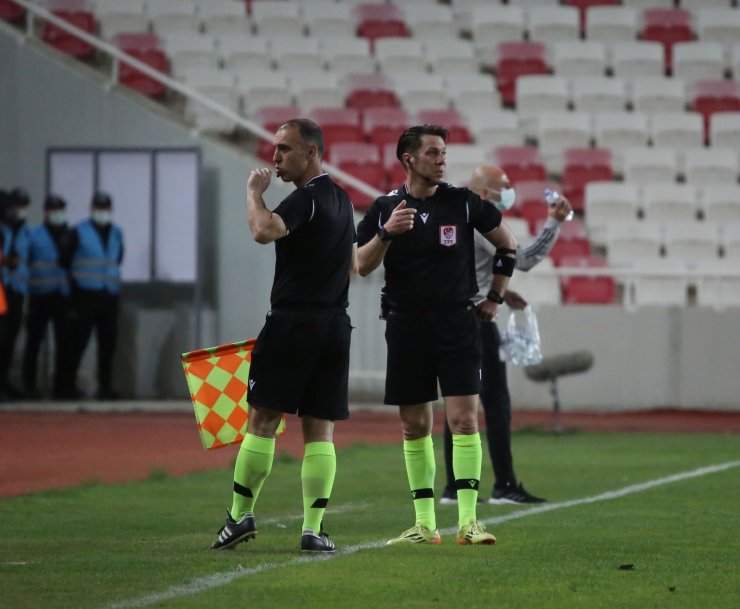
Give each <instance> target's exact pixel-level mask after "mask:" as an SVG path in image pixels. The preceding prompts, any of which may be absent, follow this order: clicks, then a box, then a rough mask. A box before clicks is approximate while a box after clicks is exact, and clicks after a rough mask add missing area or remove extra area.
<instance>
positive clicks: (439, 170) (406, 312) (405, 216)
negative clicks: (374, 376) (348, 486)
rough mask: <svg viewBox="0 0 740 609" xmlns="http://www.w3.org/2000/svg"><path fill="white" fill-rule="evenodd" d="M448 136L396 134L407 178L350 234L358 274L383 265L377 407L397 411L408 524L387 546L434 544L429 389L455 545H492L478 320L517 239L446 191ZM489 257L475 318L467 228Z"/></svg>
mask: <svg viewBox="0 0 740 609" xmlns="http://www.w3.org/2000/svg"><path fill="white" fill-rule="evenodd" d="M448 137H449V134H448V132H447V130H446V129H444V128H443V127H440V126H437V125H420V126H415V127H411V128H409V129H407V130H406V131H404V132H403V133H402V134H401V136H400V138H399V140H398V144H397V147H396V157H397V158H398V160H399V162H400V163H401V164H402V165H403V168H404V170H405V173H406V181H405V183H404V184H403V185H401V186H400V187H398V188H397V189H396V190H393V191H391V192H390V193H389V194H388V195H385V196H382V197H379V198H378V199H376V200H375V202H374V203H373V204H372V206H371V207H370V209H369V210H368V212H367V214H366V215H365V217H364V218H363V219H362V221H361V222H360V224H359V226H358V229H357V242H358V246H359V250H358V260H359V270H360V274H361V275H363V276H364V275H368V274H369V273H371V272H372V271H373V270H374V269H376V268H377V267H378V266H379V265H380V263H381V262H382V263H383V265H384V267H385V288H384V293H385V300H386V302H385V307H384V308H385V309H386V310H387V314H386V319H387V325H386V331H385V336H386V343H387V346H388V360H387V369H386V382H385V400H384V401H385V403H386V404H396V405H398V406H399V412H400V416H401V423H402V427H403V435H404V443H403V444H404V457H405V461H406V472H407V475H408V479H409V486H410V488H411V495H412V497H413V501H414V510H415V512H416V523H415V524H414V526H413V527H411V528H410V529H408V530H407V531H404V532H403V533H402V534H401V535H400V536H399V537H397V538H395V539H391V540H390V541H389V542H388V543H389V544H396V543H400V544H404V543H432V544H436V543H440V542H441V538H440V536H439V532H438V530H437V523H436V517H435V513H434V475H435V469H436V468H435V461H434V448H433V446H432V436H431V433H432V405H431V402H432V401H433V400H436V399H437V382H439V386H440V388H441V390H442V395H443V397H444V405H445V411H446V414H447V420H448V421H449V424H450V428H451V430H452V441H453V465H454V471H455V485H456V487H457V489H458V526H459V531H458V535H457V541H458V543H460V544H492V543H495V541H496V538H495V537H494V536H493V535H491V534H490V533H488V532H486V530H485V527H484V526H483V525H482V524H480V523H479V522H478V521H477V518H476V502H477V499H478V486H479V483H480V471H481V460H482V452H481V441H480V436H479V434H478V417H477V408H478V392H479V389H480V346H479V339H478V323H479V318H480V319H481V320H484V321H490V320H491V319H493V317H494V316H495V315H496V311H497V308H498V305H499V304H501V303H502V302H503V296H502V295H503V293H504V292H505V290H506V285H507V283H508V281H509V277H510V276H511V274H512V272H513V269H514V263H515V254H516V247H517V243H516V239H515V238H514V236H513V234H512V233H511V231H509V229H508V228H506V226H505V225H502V224H501V212H500V211H498V209H496V207H494V206H493V205H491V204H490V203H488V202H487V201H484V200H482V199H481V198H480V197H479V196H478V195H477V194H475V193H474V192H472V191H471V190H469V189H467V188H457V187H455V186H452V185H450V184H447V183H446V182H444V177H445V155H446V142H447V140H448ZM476 230H477V231H478V232H480V233H482V234H483V235H484V236H485V238H486V239H488V240H489V241H490V242H491V243H492V244H493V245H495V246H496V247H497V249H498V252H497V254H496V256H495V257H494V261H493V273H494V275H493V280H492V282H491V285H490V290H489V292H488V293H487V298H486V299H485V302H483V303H482V304H481V305H480V306H479V307H478V308H477V309H476V308H475V307H474V306H473V304H472V300H471V299H472V298H473V297H474V296H475V294H476V292H477V291H478V286H477V284H476V276H475V264H474V256H473V239H474V233H475V231H476Z"/></svg>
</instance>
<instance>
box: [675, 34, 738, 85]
mask: <svg viewBox="0 0 740 609" xmlns="http://www.w3.org/2000/svg"><path fill="white" fill-rule="evenodd" d="M724 75H725V56H724V51H723V48H722V44H720V43H719V42H705V41H701V42H680V43H677V44H676V45H675V46H674V47H673V76H675V77H676V78H680V79H682V80H684V81H687V82H690V81H692V80H720V79H722V78H724Z"/></svg>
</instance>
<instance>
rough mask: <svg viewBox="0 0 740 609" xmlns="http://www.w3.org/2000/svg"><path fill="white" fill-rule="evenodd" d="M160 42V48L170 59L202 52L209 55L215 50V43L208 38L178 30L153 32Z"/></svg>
mask: <svg viewBox="0 0 740 609" xmlns="http://www.w3.org/2000/svg"><path fill="white" fill-rule="evenodd" d="M155 33H156V34H157V36H159V39H160V40H161V41H162V48H163V49H164V50H165V51H167V54H168V55H169V56H170V57H172V56H174V55H175V54H176V53H182V52H185V51H189V52H203V53H210V52H212V51H214V50H215V49H216V43H215V41H214V40H213V38H211V37H210V36H206V35H200V34H192V33H187V32H181V31H179V30H177V31H172V32H168V33H165V34H163V33H162V32H155Z"/></svg>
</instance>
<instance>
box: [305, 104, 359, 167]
mask: <svg viewBox="0 0 740 609" xmlns="http://www.w3.org/2000/svg"><path fill="white" fill-rule="evenodd" d="M308 118H310V119H312V120H314V121H316V123H318V124H319V125H321V131H322V133H323V135H324V150H325V151H324V158H325V159H326V160H327V161H329V162H333V159H332V156H331V153H332V146H333V145H334V144H336V143H340V142H363V141H364V139H365V138H364V134H363V132H362V123H361V121H360V112H359V110H357V109H356V108H314V109H313V110H311V111H310V112H309V113H308Z"/></svg>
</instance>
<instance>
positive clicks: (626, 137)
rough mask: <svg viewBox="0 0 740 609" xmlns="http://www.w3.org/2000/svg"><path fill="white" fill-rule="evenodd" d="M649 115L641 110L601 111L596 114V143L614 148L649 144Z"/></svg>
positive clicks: (637, 146) (619, 148)
mask: <svg viewBox="0 0 740 609" xmlns="http://www.w3.org/2000/svg"><path fill="white" fill-rule="evenodd" d="M649 138H650V134H649V130H648V117H647V116H646V115H645V114H642V113H641V112H600V113H598V114H595V115H594V139H595V140H596V145H597V146H599V147H601V148H611V149H612V150H624V149H625V148H639V147H641V146H647V145H648V140H649Z"/></svg>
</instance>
